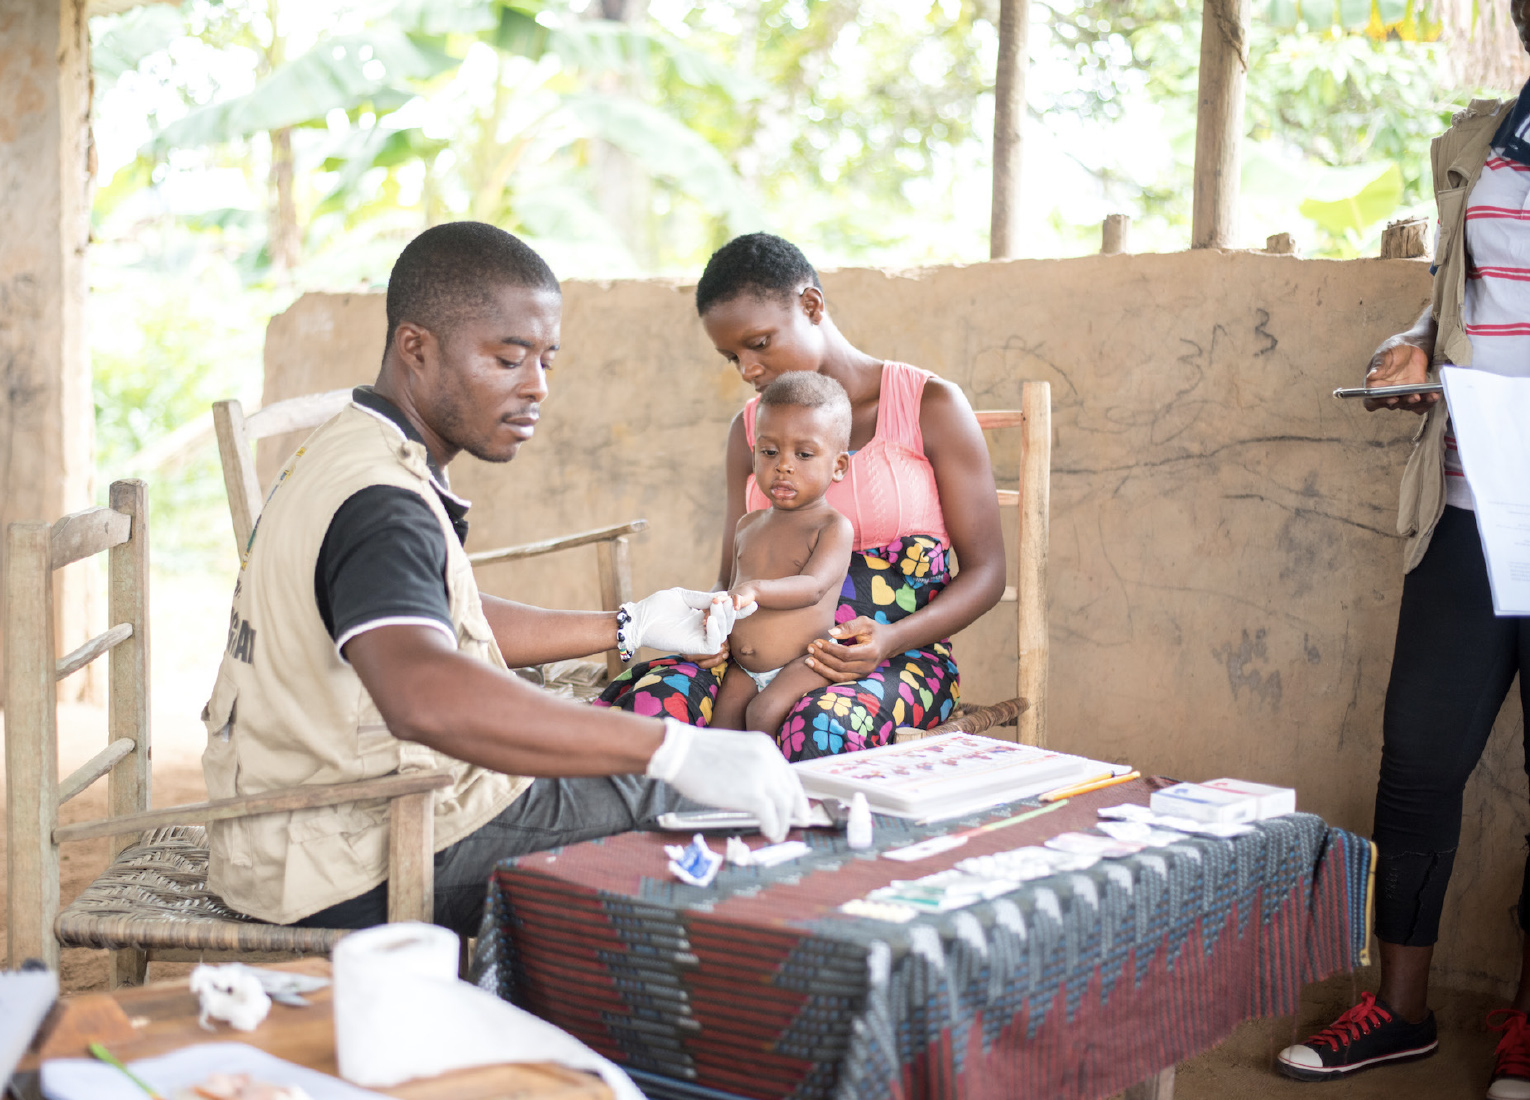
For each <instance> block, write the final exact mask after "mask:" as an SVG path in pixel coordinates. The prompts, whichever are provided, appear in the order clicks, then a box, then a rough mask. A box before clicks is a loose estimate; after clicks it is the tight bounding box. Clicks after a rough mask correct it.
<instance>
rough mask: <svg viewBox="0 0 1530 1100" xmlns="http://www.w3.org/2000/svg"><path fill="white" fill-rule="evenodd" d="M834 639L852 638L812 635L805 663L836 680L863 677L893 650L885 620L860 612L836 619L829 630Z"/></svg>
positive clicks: (860, 678) (838, 681) (844, 681)
mask: <svg viewBox="0 0 1530 1100" xmlns="http://www.w3.org/2000/svg"><path fill="white" fill-rule="evenodd" d="M829 635H830V637H833V638H837V639H847V638H854V639H855V640H854V641H853V642H852V643H851V644H849V645H841V644H840V642H838V641H833V642H830V641H825V640H824V639H822V638H815V639H813V641H812V642H811V643H809V645H808V652H807V663H808V667H809V668H811V669H813V671H814V672H817V673H818V675H820V676H822V677H824V678H825V679H827V680H830V681H832V682H834V683H836V684H844V683H849V682H850V681H851V680H864V679H865V678H866V677H867V676H868V675H870V674H871V672H872V671H873V670H874V669H875V668H876V667H877V666H878V665H879V664H881V663H882V662H883V661H885V660H887V658H888V656H889V655H890V654H891V653H892V651H893V639H892V636H891V630H890V628H889V627H888V625H887V624H886V623H879V622H877V621H876V620H875V619H868V618H867V617H866V616H864V615H861V616H859V617H858V618H854V619H851V620H850V621H849V622H847V623H840V624H839V625H838V626H835V627H834V628H832V629H831V630H830V631H829Z"/></svg>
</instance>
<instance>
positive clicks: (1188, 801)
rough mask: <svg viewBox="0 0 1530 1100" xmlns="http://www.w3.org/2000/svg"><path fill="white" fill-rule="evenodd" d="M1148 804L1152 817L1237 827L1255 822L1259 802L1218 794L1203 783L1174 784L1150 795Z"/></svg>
mask: <svg viewBox="0 0 1530 1100" xmlns="http://www.w3.org/2000/svg"><path fill="white" fill-rule="evenodd" d="M1148 804H1149V806H1151V807H1152V810H1153V812H1154V813H1155V814H1164V815H1167V816H1172V817H1188V818H1190V819H1191V820H1192V821H1208V822H1215V823H1217V824H1237V823H1239V822H1243V821H1257V820H1259V799H1258V798H1256V797H1255V796H1253V795H1249V794H1238V793H1235V792H1233V791H1223V790H1218V789H1216V788H1215V787H1208V786H1206V785H1205V784H1203V783H1176V784H1174V786H1172V787H1165V788H1164V789H1163V790H1161V791H1154V792H1153V794H1152V797H1151V798H1149V800H1148Z"/></svg>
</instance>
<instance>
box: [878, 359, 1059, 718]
mask: <svg viewBox="0 0 1530 1100" xmlns="http://www.w3.org/2000/svg"><path fill="white" fill-rule="evenodd" d="M977 420H978V425H979V426H980V427H982V428H983V429H984V430H985V431H988V430H991V429H999V428H1019V429H1020V471H1019V485H1020V487H1019V488H1018V489H1000V490H999V505H1000V506H1001V507H1012V508H1014V509H1015V512H1016V516H1015V583H1014V585H1013V586H1011V587H1009V588H1006V589H1005V590H1004V596H1003V600H1004V601H1005V602H1008V603H1013V604H1014V605H1015V613H1016V618H1017V624H1018V628H1019V629H1018V635H1019V647H1018V648H1019V652H1018V654H1017V656H1018V662H1017V670H1016V675H1015V697H1014V698H1012V699H1006V700H1004V701H1003V702H1000V703H993V704H990V705H987V706H976V705H967V704H964V705H962V706H961V707H959V708H958V710H957V713H956V714H955V715H953V716H952V718H951V719H950V720H949V721H946V722H944V723H942V724H941V725H938V726H936V727H935V728H934V729H929V730H919V729H913V728H910V727H903V728H901V729H899V730H898V731H897V734H896V735H895V737H894V740H896V741H899V742H903V741H915V740H918V739H920V738H923V737H930V736H933V735H934V734H937V733H951V732H954V731H957V730H964V731H966V732H968V733H981V732H982V731H984V730H987V729H991V728H992V727H994V726H1000V725H1008V724H1009V723H1010V722H1014V723H1016V725H1017V726H1018V727H1019V729H1018V734H1019V736H1018V740H1019V741H1020V742H1021V743H1022V744H1026V745H1045V744H1046V742H1047V710H1046V692H1047V509H1048V498H1049V495H1050V480H1051V469H1052V392H1051V386H1050V385H1049V384H1048V383H1046V382H1022V383H1021V384H1020V408H1018V409H995V410H991V411H982V412H979V413H978V414H977Z"/></svg>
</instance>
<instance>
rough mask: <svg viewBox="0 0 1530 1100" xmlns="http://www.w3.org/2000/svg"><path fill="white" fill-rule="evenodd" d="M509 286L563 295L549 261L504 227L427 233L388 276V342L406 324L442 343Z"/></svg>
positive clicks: (479, 225) (450, 226) (451, 227)
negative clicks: (459, 323) (457, 327)
mask: <svg viewBox="0 0 1530 1100" xmlns="http://www.w3.org/2000/svg"><path fill="white" fill-rule="evenodd" d="M506 286H519V287H527V288H529V289H532V290H550V291H552V292H553V293H554V294H562V293H563V288H562V287H560V286H559V285H558V278H557V276H555V275H554V274H553V273H552V268H550V267H548V266H547V262H546V261H545V260H543V259H542V257H541V256H538V255H537V254H536V251H535V250H534V249H533V248H532V247H531V246H530V245H528V244H527V243H526V242H525V241H523V240H521V239H520V238H519V237H516V236H513V235H512V234H509V233H506V232H505V231H504V230H503V229H500V228H498V227H496V226H492V225H486V224H485V223H483V222H446V223H445V224H443V225H437V226H434V227H432V228H430V229H427V230H425V232H423V233H421V234H420V235H419V236H418V237H416V238H415V239H414V240H412V241H410V242H409V243H408V244H407V245H406V246H404V251H403V252H401V253H399V257H398V260H397V262H395V263H394V265H393V272H392V274H390V275H389V276H388V343H389V344H392V342H393V334H394V333H395V332H397V331H398V326H399V325H401V324H403V323H404V322H405V321H408V322H410V323H412V324H416V325H419V326H420V327H421V328H424V329H428V330H429V331H430V332H433V333H435V334H436V336H437V337H438V338H443V339H444V338H445V336H446V333H447V331H448V330H449V329H450V328H451V326H452V325H453V324H454V323H455V322H458V321H461V320H462V319H463V318H466V317H471V316H473V315H474V314H476V313H477V312H478V311H480V310H482V309H484V308H485V307H486V306H487V305H488V304H489V302H490V300H491V295H492V294H493V292H494V291H495V290H497V289H499V288H501V287H506Z"/></svg>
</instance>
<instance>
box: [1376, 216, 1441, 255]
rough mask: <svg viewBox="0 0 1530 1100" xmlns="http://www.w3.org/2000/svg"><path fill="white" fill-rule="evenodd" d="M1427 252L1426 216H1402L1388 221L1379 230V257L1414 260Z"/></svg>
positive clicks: (1427, 228) (1427, 230) (1427, 231)
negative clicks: (1400, 218)
mask: <svg viewBox="0 0 1530 1100" xmlns="http://www.w3.org/2000/svg"><path fill="white" fill-rule="evenodd" d="M1428 254H1429V221H1428V219H1426V218H1404V219H1403V220H1401V221H1395V222H1388V223H1387V227H1386V228H1385V229H1383V230H1382V231H1381V258H1382V259H1383V260H1416V259H1418V258H1419V257H1421V256H1427V255H1428Z"/></svg>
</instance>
